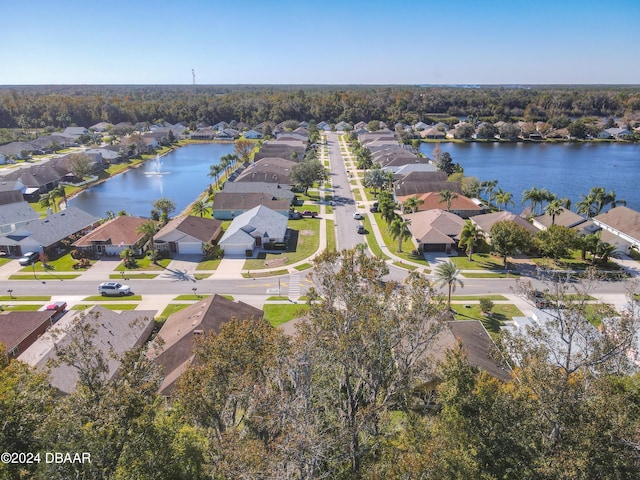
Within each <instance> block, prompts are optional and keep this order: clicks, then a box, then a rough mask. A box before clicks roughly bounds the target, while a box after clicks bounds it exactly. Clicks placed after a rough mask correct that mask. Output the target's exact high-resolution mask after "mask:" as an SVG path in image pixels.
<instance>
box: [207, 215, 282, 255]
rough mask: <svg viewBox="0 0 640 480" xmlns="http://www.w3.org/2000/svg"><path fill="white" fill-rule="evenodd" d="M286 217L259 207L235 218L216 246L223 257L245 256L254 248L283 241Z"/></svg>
mask: <svg viewBox="0 0 640 480" xmlns="http://www.w3.org/2000/svg"><path fill="white" fill-rule="evenodd" d="M288 221H289V217H288V216H284V215H282V214H280V213H278V212H274V211H273V210H271V209H270V208H268V207H265V206H264V205H259V206H257V207H255V208H252V209H251V210H248V211H246V212H244V213H243V214H241V215H239V216H237V217H236V218H234V219H233V222H231V225H229V228H228V229H227V231H226V232H225V233H224V235H223V236H222V238H221V239H220V241H219V242H218V245H219V246H220V248H221V249H222V250H224V254H225V256H228V255H245V254H246V252H248V251H251V252H253V251H254V250H255V249H256V248H262V247H264V246H265V245H268V244H274V243H281V242H284V241H285V237H286V234H287V222H288Z"/></svg>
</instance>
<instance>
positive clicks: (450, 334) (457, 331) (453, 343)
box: [430, 320, 512, 382]
mask: <svg viewBox="0 0 640 480" xmlns="http://www.w3.org/2000/svg"><path fill="white" fill-rule="evenodd" d="M456 348H460V349H461V350H462V351H463V352H464V354H465V358H466V361H467V362H468V363H469V365H471V366H473V367H476V368H478V369H479V370H481V371H483V372H486V373H488V374H489V375H491V376H492V377H494V378H497V379H498V380H501V381H503V382H508V381H510V380H511V379H512V370H511V368H510V367H509V365H508V364H507V363H504V362H499V361H498V360H497V359H498V358H500V351H499V350H498V348H497V347H496V344H495V343H494V342H493V339H492V338H491V336H490V335H489V333H488V332H487V330H486V329H485V327H484V325H483V324H482V322H481V321H479V320H455V321H449V322H446V323H445V326H444V328H443V329H442V330H441V331H440V333H439V334H438V336H437V337H436V339H435V342H434V345H433V347H432V348H431V349H430V351H431V355H432V358H433V360H435V361H444V360H445V358H446V353H447V351H450V350H454V349H456Z"/></svg>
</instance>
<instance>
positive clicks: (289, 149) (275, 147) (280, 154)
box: [253, 140, 307, 162]
mask: <svg viewBox="0 0 640 480" xmlns="http://www.w3.org/2000/svg"><path fill="white" fill-rule="evenodd" d="M306 150H307V143H306V141H304V142H303V141H300V140H289V141H284V140H269V141H268V142H265V143H263V144H262V145H261V146H260V150H258V151H257V152H256V153H255V155H254V156H253V161H254V162H257V161H258V160H262V159H263V158H284V159H286V160H295V161H300V160H302V159H303V158H304V154H305V152H306Z"/></svg>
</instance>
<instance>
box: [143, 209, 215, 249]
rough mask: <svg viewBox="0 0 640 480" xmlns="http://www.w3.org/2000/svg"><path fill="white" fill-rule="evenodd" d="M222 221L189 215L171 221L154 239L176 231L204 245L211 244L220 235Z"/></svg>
mask: <svg viewBox="0 0 640 480" xmlns="http://www.w3.org/2000/svg"><path fill="white" fill-rule="evenodd" d="M221 227H222V221H220V220H216V219H215V218H205V217H198V216H195V215H187V216H184V217H177V218H174V219H172V220H170V221H169V222H168V223H167V224H166V225H165V226H164V227H162V228H161V229H160V230H159V231H158V232H157V233H156V234H155V235H154V236H153V238H154V239H155V238H158V239H160V238H162V237H163V236H164V235H167V234H169V233H171V232H173V231H175V230H177V231H179V232H181V233H184V234H185V235H189V236H190V237H193V238H195V239H196V240H199V241H201V242H202V243H209V242H211V241H212V240H215V239H216V238H217V237H218V235H220V230H221Z"/></svg>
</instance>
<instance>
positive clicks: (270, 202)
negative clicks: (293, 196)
mask: <svg viewBox="0 0 640 480" xmlns="http://www.w3.org/2000/svg"><path fill="white" fill-rule="evenodd" d="M258 205H264V206H265V207H269V208H270V209H271V210H273V211H276V212H278V213H280V214H281V215H288V213H289V207H290V206H291V201H290V200H279V199H277V198H275V197H273V196H271V195H268V194H266V193H227V192H218V193H216V196H215V198H214V199H213V205H212V206H211V209H212V210H213V218H218V219H220V220H233V219H234V218H235V217H237V216H238V215H241V214H242V213H244V212H246V211H247V210H251V209H252V208H255V207H257V206H258Z"/></svg>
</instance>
